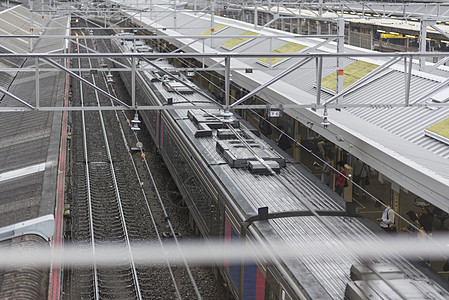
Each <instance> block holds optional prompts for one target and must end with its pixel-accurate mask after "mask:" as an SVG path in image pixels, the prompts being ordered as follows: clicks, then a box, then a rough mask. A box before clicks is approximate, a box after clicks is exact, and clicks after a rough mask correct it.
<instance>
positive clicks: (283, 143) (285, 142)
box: [278, 125, 292, 151]
mask: <svg viewBox="0 0 449 300" xmlns="http://www.w3.org/2000/svg"><path fill="white" fill-rule="evenodd" d="M279 130H280V131H281V134H280V135H279V138H278V146H279V148H281V149H282V150H284V151H287V150H288V149H290V148H291V147H292V143H291V141H290V138H289V137H288V136H287V134H285V129H284V127H283V126H282V125H280V126H279Z"/></svg>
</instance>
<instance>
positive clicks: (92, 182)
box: [65, 31, 202, 299]
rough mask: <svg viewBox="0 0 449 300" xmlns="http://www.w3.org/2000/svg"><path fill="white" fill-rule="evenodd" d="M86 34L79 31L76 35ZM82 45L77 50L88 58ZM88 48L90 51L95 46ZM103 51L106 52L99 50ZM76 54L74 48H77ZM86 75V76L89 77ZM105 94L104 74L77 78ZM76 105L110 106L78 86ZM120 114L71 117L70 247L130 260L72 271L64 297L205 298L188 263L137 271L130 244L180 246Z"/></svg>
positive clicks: (82, 62)
mask: <svg viewBox="0 0 449 300" xmlns="http://www.w3.org/2000/svg"><path fill="white" fill-rule="evenodd" d="M75 33H76V34H78V35H83V34H84V33H83V32H81V31H77V32H75ZM85 41H86V40H81V39H80V40H79V41H77V42H78V44H77V45H76V46H75V47H76V51H78V52H84V51H86V48H85V47H80V44H82V43H85ZM88 43H89V44H85V45H86V46H87V47H88V48H92V47H93V45H90V43H92V42H91V41H89V42H88ZM102 46H105V45H102ZM74 50H75V49H74ZM96 63H98V62H96V61H91V60H89V59H74V60H73V61H72V65H73V66H74V68H77V67H81V68H86V69H92V67H98V65H97V66H95V65H94V64H96ZM86 73H87V72H86ZM80 75H81V76H82V77H83V78H85V79H87V80H89V81H90V82H92V83H93V84H96V85H98V86H100V87H101V88H102V89H104V90H106V89H110V92H113V91H112V90H113V87H112V86H111V83H108V82H107V81H106V80H105V77H104V75H105V74H97V75H93V74H90V73H88V74H80ZM72 90H75V91H79V96H74V98H73V103H72V105H74V106H99V105H110V104H111V103H110V99H108V98H106V97H104V96H102V95H100V94H99V93H97V92H96V91H94V90H93V89H91V88H89V89H88V88H86V87H85V86H84V85H80V84H79V81H74V82H73V86H72ZM125 119H126V115H125V114H124V113H123V112H114V111H108V112H99V111H85V112H74V113H73V114H72V116H71V121H72V139H71V143H72V145H71V148H72V151H71V155H72V159H71V170H72V193H71V196H72V197H71V198H72V203H71V215H72V237H71V239H72V241H73V242H75V243H83V244H86V243H87V244H89V245H90V246H91V249H92V251H94V252H95V248H96V247H97V246H100V245H101V246H103V245H109V244H113V245H114V246H115V247H120V248H121V249H123V253H124V254H126V255H124V257H122V258H121V259H120V261H119V263H117V265H115V266H110V267H100V266H97V265H96V264H95V263H94V264H93V265H92V266H91V267H90V268H84V267H80V266H74V267H73V269H72V271H71V272H70V276H69V277H70V284H69V285H68V286H69V287H70V288H69V289H70V290H69V291H67V293H65V294H66V295H69V296H66V298H69V299H79V298H83V299H86V298H90V299H110V298H115V299H193V298H196V299H201V298H202V296H201V293H200V291H199V289H198V287H197V285H196V281H195V279H194V277H193V274H192V272H191V270H190V267H189V266H188V265H187V264H186V263H185V264H184V265H182V266H171V265H170V263H169V262H166V264H165V265H160V266H142V265H136V264H135V263H134V261H133V257H132V249H131V248H132V245H135V244H138V243H139V242H143V241H146V242H148V241H154V242H156V243H159V244H160V245H161V247H163V244H164V242H165V240H166V239H167V237H168V239H169V240H171V241H172V240H173V239H174V240H175V242H177V241H176V236H177V233H176V231H175V229H174V227H173V225H172V224H171V221H170V216H169V215H168V213H167V210H166V209H165V206H164V203H163V201H162V197H161V195H160V193H159V190H158V189H157V186H156V185H155V180H154V177H153V175H152V173H151V169H150V167H149V163H148V162H147V161H146V160H145V158H143V159H142V155H141V154H142V153H134V154H131V152H130V151H129V146H128V143H136V141H138V140H137V138H138V136H137V134H136V133H135V132H133V131H131V130H130V129H129V128H128V126H123V124H127V123H125Z"/></svg>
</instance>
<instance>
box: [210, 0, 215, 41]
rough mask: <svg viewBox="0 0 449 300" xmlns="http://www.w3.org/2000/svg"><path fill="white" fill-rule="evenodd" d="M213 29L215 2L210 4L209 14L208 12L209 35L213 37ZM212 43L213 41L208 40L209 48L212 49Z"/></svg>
mask: <svg viewBox="0 0 449 300" xmlns="http://www.w3.org/2000/svg"><path fill="white" fill-rule="evenodd" d="M214 28H215V0H214V1H212V3H211V12H210V35H211V36H213V35H214V33H215V32H214ZM213 41H214V39H213V38H211V39H210V47H211V48H213Z"/></svg>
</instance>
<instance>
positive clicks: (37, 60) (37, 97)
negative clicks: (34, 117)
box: [34, 57, 40, 109]
mask: <svg viewBox="0 0 449 300" xmlns="http://www.w3.org/2000/svg"><path fill="white" fill-rule="evenodd" d="M34 62H35V66H36V68H35V69H36V71H35V75H36V76H35V77H36V108H37V109H39V100H40V99H39V92H40V91H39V90H40V89H39V57H36V59H35V60H34Z"/></svg>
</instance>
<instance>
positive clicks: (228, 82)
mask: <svg viewBox="0 0 449 300" xmlns="http://www.w3.org/2000/svg"><path fill="white" fill-rule="evenodd" d="M230 79H231V58H230V57H229V56H226V57H225V111H229V99H230V97H229V91H230V85H231V80H230Z"/></svg>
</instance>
